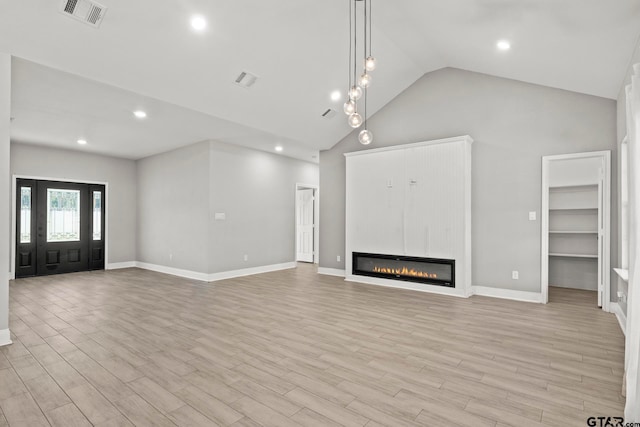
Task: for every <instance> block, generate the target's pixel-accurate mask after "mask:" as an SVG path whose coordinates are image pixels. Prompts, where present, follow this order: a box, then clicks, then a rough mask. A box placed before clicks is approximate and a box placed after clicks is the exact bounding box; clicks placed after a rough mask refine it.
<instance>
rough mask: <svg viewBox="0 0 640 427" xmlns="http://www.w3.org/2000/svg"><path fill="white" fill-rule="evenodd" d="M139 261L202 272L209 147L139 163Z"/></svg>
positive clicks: (205, 252) (192, 147) (204, 269)
mask: <svg viewBox="0 0 640 427" xmlns="http://www.w3.org/2000/svg"><path fill="white" fill-rule="evenodd" d="M137 165H138V239H137V241H138V261H142V262H146V263H150V264H156V265H163V266H167V267H172V268H179V269H183V270H190V271H197V272H201V273H205V272H207V269H208V259H209V254H208V248H209V246H208V241H207V235H208V226H209V225H208V221H207V218H208V212H209V199H208V197H209V196H208V193H209V190H208V189H209V145H208V143H207V142H202V143H199V144H194V145H190V146H188V147H185V148H180V149H177V150H173V151H169V152H167V153H162V154H158V155H155V156H151V157H147V158H145V159H142V160H138V162H137Z"/></svg>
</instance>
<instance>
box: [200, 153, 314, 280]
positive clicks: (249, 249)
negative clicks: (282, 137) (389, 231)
mask: <svg viewBox="0 0 640 427" xmlns="http://www.w3.org/2000/svg"><path fill="white" fill-rule="evenodd" d="M210 167H211V180H210V184H211V187H210V197H211V199H210V200H211V217H210V220H211V234H210V239H211V240H210V241H211V259H210V263H209V272H210V273H217V272H222V271H229V270H238V269H243V268H250V267H257V266H264V265H273V264H282V263H286V262H292V261H294V260H295V257H296V254H295V197H296V183H301V184H309V185H317V184H318V181H319V178H318V166H317V165H316V164H313V163H308V162H303V161H299V160H294V159H292V158H289V157H285V156H281V155H277V154H271V153H266V152H263V151H256V150H251V149H248V148H243V147H238V146H234V145H229V144H223V143H219V142H212V143H211V145H210ZM320 203H321V204H322V202H320ZM215 212H224V213H225V215H226V220H224V221H216V220H214V219H213V218H214V214H215ZM244 255H247V256H248V260H247V261H244Z"/></svg>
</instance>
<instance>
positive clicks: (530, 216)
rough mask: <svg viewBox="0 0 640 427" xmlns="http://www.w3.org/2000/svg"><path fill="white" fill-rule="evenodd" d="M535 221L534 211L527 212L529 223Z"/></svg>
mask: <svg viewBox="0 0 640 427" xmlns="http://www.w3.org/2000/svg"><path fill="white" fill-rule="evenodd" d="M535 220H536V211H531V212H529V221H535Z"/></svg>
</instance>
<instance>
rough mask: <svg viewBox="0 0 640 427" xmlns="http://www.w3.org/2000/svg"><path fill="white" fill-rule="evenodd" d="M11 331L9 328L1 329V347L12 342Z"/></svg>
mask: <svg viewBox="0 0 640 427" xmlns="http://www.w3.org/2000/svg"><path fill="white" fill-rule="evenodd" d="M11 343H12V342H11V332H9V330H8V329H2V330H0V347H2V346H3V345H9V344H11Z"/></svg>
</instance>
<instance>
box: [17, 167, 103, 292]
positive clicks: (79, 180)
mask: <svg viewBox="0 0 640 427" xmlns="http://www.w3.org/2000/svg"><path fill="white" fill-rule="evenodd" d="M18 179H34V180H37V181H58V182H70V183H74V184H96V185H104V193H105V200H109V183H108V182H103V181H92V180H84V179H69V178H53V177H45V176H35V175H12V176H11V206H12V209H11V268H10V269H9V280H14V279H15V278H16V243H17V242H16V239H17V235H16V227H17V225H18V224H17V221H18V218H17V216H16V197H17V184H18ZM108 265H109V209H108V206H105V209H104V269H105V270H107V269H108Z"/></svg>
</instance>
